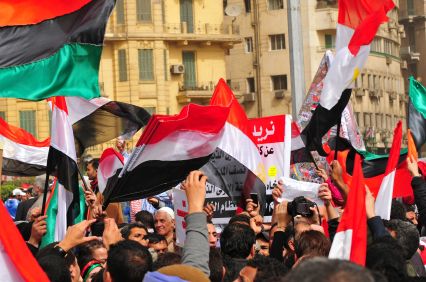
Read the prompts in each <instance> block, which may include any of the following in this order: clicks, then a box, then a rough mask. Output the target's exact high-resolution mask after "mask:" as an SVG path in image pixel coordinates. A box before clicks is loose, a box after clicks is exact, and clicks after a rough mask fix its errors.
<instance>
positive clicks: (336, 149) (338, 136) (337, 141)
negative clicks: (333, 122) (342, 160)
mask: <svg viewBox="0 0 426 282" xmlns="http://www.w3.org/2000/svg"><path fill="white" fill-rule="evenodd" d="M341 126H342V117H340V120H339V123H338V124H337V131H336V145H335V146H336V147H335V148H334V160H335V161H336V160H337V152H338V149H339V138H340V127H341Z"/></svg>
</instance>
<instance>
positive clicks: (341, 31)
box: [336, 23, 355, 53]
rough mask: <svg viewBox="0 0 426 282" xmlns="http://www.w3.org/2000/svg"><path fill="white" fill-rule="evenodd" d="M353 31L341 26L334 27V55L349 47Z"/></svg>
mask: <svg viewBox="0 0 426 282" xmlns="http://www.w3.org/2000/svg"><path fill="white" fill-rule="evenodd" d="M354 33H355V30H354V29H352V28H350V27H347V26H345V25H342V24H339V23H338V24H337V26H336V53H337V52H338V51H339V50H340V49H342V48H344V47H347V46H348V45H349V42H350V41H351V39H352V35H354Z"/></svg>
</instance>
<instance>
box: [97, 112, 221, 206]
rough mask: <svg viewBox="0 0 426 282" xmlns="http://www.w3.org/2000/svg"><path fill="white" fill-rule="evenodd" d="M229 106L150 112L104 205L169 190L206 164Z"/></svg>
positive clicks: (108, 187)
mask: <svg viewBox="0 0 426 282" xmlns="http://www.w3.org/2000/svg"><path fill="white" fill-rule="evenodd" d="M228 114H229V107H221V106H200V105H195V104H189V105H187V106H185V107H184V108H183V109H182V111H181V112H180V113H179V114H178V115H174V116H167V115H153V116H152V117H151V119H150V121H149V122H148V125H147V126H146V127H145V130H144V131H143V133H142V136H141V137H140V139H139V141H138V143H137V144H136V147H135V148H134V150H133V153H132V155H131V156H130V158H129V160H128V161H127V162H126V164H125V166H124V168H123V169H122V170H120V171H117V173H116V177H118V178H119V179H118V183H117V185H114V186H109V185H107V187H106V188H105V191H104V193H103V195H104V199H105V202H104V206H107V205H108V203H109V202H123V201H131V200H137V199H142V198H146V197H149V196H154V195H157V194H159V193H161V192H164V191H166V190H169V189H171V188H173V187H174V186H176V185H177V184H178V183H180V182H181V181H183V180H184V179H185V178H186V177H187V176H188V174H189V172H191V171H192V170H196V169H199V168H201V167H202V166H203V165H204V164H205V163H207V162H208V161H209V159H210V157H211V156H212V154H213V153H214V151H215V149H216V147H217V146H218V144H219V142H220V141H221V139H222V137H223V132H224V125H225V121H226V119H227V117H228Z"/></svg>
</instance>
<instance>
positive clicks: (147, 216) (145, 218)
mask: <svg viewBox="0 0 426 282" xmlns="http://www.w3.org/2000/svg"><path fill="white" fill-rule="evenodd" d="M135 221H136V222H140V223H142V224H143V225H145V226H146V228H148V230H149V229H152V230H154V216H153V215H152V213H150V212H149V211H139V212H137V213H136V214H135Z"/></svg>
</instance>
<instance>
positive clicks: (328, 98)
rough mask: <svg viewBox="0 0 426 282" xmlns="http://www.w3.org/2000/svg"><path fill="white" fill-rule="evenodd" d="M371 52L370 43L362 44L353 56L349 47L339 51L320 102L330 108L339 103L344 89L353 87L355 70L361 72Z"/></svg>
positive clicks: (325, 81)
mask: <svg viewBox="0 0 426 282" xmlns="http://www.w3.org/2000/svg"><path fill="white" fill-rule="evenodd" d="M369 53H370V45H368V46H362V47H361V49H360V50H359V52H358V54H357V55H356V56H353V55H352V54H351V52H350V51H349V49H348V47H344V48H342V49H341V50H340V51H339V52H337V54H336V57H335V58H334V63H333V64H332V65H331V67H330V69H329V70H328V73H327V75H326V77H325V78H324V88H323V90H322V93H321V97H320V104H321V106H323V107H324V108H326V109H327V110H330V109H331V108H332V107H334V105H336V104H337V102H338V101H339V99H340V97H341V96H342V92H343V90H345V89H346V88H352V87H353V85H352V84H353V80H354V74H355V70H356V69H358V72H361V69H362V67H363V66H364V64H365V62H366V61H367V58H368V54H369Z"/></svg>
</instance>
